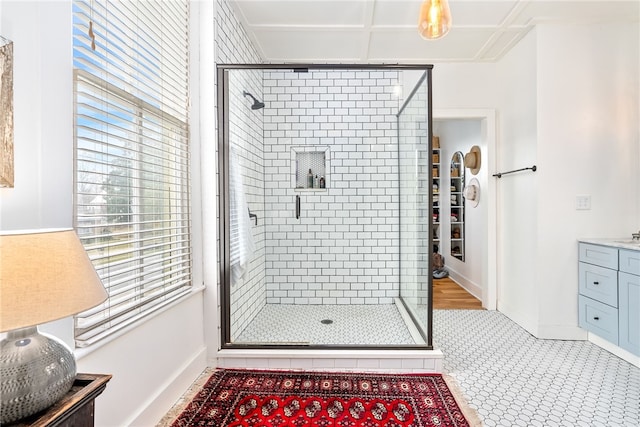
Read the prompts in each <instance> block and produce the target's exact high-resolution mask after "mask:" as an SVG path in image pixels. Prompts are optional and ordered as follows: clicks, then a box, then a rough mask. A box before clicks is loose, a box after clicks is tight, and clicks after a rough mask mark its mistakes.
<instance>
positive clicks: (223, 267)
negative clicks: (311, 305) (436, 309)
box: [216, 63, 433, 350]
mask: <svg viewBox="0 0 640 427" xmlns="http://www.w3.org/2000/svg"><path fill="white" fill-rule="evenodd" d="M230 70H293V71H294V72H306V71H308V70H417V71H424V72H425V73H426V78H427V85H428V94H427V97H428V98H427V99H428V101H427V115H428V118H427V119H428V150H429V152H431V149H432V136H433V130H432V126H433V104H432V70H433V65H432V64H314V63H308V64H305V63H290V64H287V63H282V64H217V65H216V86H217V90H216V92H217V93H216V99H217V103H216V106H217V123H216V125H217V136H218V153H217V155H218V174H217V175H218V210H219V221H218V231H219V234H218V241H219V247H218V254H219V260H218V261H219V270H220V271H219V278H218V280H219V283H217V284H216V285H217V290H219V294H218V296H219V306H220V348H221V349H309V350H318V349H321V350H433V301H432V299H433V277H432V275H429V278H428V286H427V298H428V301H427V304H428V308H427V310H428V312H427V325H426V326H427V336H426V337H425V336H424V334H422V330H419V332H420V333H421V334H420V335H422V337H423V339H424V340H425V344H413V345H411V344H409V345H397V344H396V345H373V344H367V345H340V344H299V343H291V344H286V343H274V344H270V343H256V344H253V343H252V344H249V343H234V342H231V269H230V259H231V253H230V230H231V227H230V224H231V217H230V210H229V203H228V200H229V150H230V147H229V126H228V125H229V120H228V119H229V80H228V78H229V71H230ZM419 80H420V81H419V82H418V83H417V85H416V87H415V88H414V89H413V90H412V92H411V94H410V95H409V96H408V97H407V99H406V101H405V102H404V103H403V105H402V106H401V107H400V109H399V110H398V114H399V113H400V112H401V111H402V108H404V105H405V104H406V102H408V101H409V100H410V99H411V97H412V96H413V95H414V93H415V91H416V90H417V87H418V86H419V85H420V83H421V82H422V80H423V79H422V78H421V79H419ZM431 164H432V159H431V156H429V170H431ZM429 189H430V190H429V195H430V197H429V200H430V203H428V205H429V206H428V210H429V218H431V217H432V212H433V206H432V205H433V203H431V201H432V200H433V189H431V186H429ZM427 234H428V242H429V246H428V248H430V247H432V246H433V237H432V234H431V233H430V232H428V233H427ZM428 255H429V256H428V268H429V271H431V270H432V257H431V252H430V251H429V254H428ZM399 299H400V301H402V303H403V305H404V306H405V308H406V304H405V303H404V301H403V300H402V297H401V296H400V298H399ZM407 311H408V313H409V315H410V317H411V318H412V320H413V322H414V323H416V322H417V319H416V318H415V317H414V315H413V312H412V310H407Z"/></svg>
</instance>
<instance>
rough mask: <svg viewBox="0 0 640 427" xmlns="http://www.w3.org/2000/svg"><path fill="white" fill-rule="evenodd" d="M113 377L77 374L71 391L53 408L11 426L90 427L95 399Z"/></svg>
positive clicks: (92, 421) (92, 423)
mask: <svg viewBox="0 0 640 427" xmlns="http://www.w3.org/2000/svg"><path fill="white" fill-rule="evenodd" d="M110 379H111V375H100V374H77V375H76V379H75V380H74V381H73V386H71V390H69V391H68V392H67V394H65V395H64V397H63V398H62V399H60V400H59V401H58V402H56V403H54V404H53V406H50V407H49V408H47V409H45V410H44V411H41V412H38V413H37V414H34V415H32V416H30V417H27V418H24V419H22V420H20V421H18V422H17V423H16V424H11V427H23V426H30V427H44V426H47V427H54V426H56V427H90V426H93V425H94V409H95V399H96V397H98V396H99V395H100V393H102V392H103V391H104V389H105V387H106V386H107V382H109V380H110Z"/></svg>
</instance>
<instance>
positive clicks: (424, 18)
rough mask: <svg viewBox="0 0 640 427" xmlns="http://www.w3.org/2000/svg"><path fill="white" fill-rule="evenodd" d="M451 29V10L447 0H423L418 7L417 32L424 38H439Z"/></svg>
mask: <svg viewBox="0 0 640 427" xmlns="http://www.w3.org/2000/svg"><path fill="white" fill-rule="evenodd" d="M450 29H451V11H450V10H449V4H448V3H447V0H425V1H424V3H422V6H421V7H420V19H419V20H418V32H419V33H420V35H421V36H422V38H425V39H430V40H434V39H439V38H440V37H443V36H444V35H445V34H447V33H448V32H449V30H450Z"/></svg>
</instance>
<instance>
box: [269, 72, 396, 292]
mask: <svg viewBox="0 0 640 427" xmlns="http://www.w3.org/2000/svg"><path fill="white" fill-rule="evenodd" d="M398 79H399V73H398V72H397V71H374V70H362V71H354V70H335V71H330V70H329V71H327V70H312V71H309V72H293V71H282V70H278V71H265V73H264V77H263V83H264V93H263V96H264V102H265V104H266V107H265V108H264V125H263V126H264V127H263V130H264V156H265V157H264V159H265V160H264V173H265V174H264V176H265V203H266V209H265V213H266V217H265V221H266V238H265V242H266V247H265V250H266V275H265V279H266V287H267V303H268V304H392V303H393V299H394V297H397V296H398V295H399V237H398V232H399V220H398V214H399V212H398V201H399V199H398V197H399V195H398V146H397V126H396V113H397V112H398V109H399V107H400V104H399V100H398V98H397V97H395V96H394V90H393V89H394V85H397V84H398ZM301 147H302V149H303V148H304V147H311V148H309V150H310V151H316V147H317V148H319V149H318V150H317V151H323V150H324V149H325V148H326V147H329V153H330V154H329V155H330V160H329V161H328V162H327V166H328V170H327V171H326V175H327V176H326V177H325V179H326V183H327V184H326V186H327V189H326V191H322V192H317V191H305V190H297V191H296V190H295V189H294V187H295V185H292V182H295V179H292V176H291V173H292V171H295V167H292V165H291V164H290V162H291V161H292V150H298V151H299V150H301ZM294 158H295V157H294ZM312 172H313V171H312ZM296 196H299V197H300V199H301V201H300V204H301V212H300V218H299V219H296V212H295V205H296Z"/></svg>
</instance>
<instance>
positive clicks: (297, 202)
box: [296, 194, 300, 219]
mask: <svg viewBox="0 0 640 427" xmlns="http://www.w3.org/2000/svg"><path fill="white" fill-rule="evenodd" d="M296 219H300V196H299V195H297V194H296Z"/></svg>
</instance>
